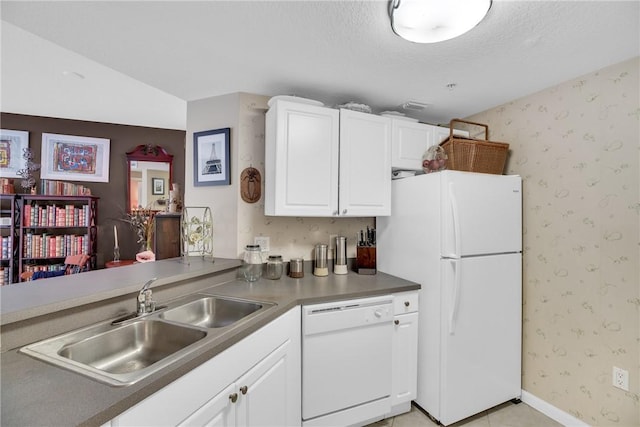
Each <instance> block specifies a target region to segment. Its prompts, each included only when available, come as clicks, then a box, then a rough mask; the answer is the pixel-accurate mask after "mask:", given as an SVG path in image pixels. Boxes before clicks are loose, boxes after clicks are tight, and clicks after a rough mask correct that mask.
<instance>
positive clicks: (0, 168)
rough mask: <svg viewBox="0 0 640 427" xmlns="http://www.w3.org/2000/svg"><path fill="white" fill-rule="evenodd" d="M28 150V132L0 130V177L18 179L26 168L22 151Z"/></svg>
mask: <svg viewBox="0 0 640 427" xmlns="http://www.w3.org/2000/svg"><path fill="white" fill-rule="evenodd" d="M28 148H29V132H27V131H22V130H10V129H0V177H2V178H20V175H19V174H18V171H20V170H24V169H26V167H27V160H26V159H25V158H24V156H23V155H24V150H25V149H28Z"/></svg>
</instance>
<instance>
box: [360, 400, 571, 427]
mask: <svg viewBox="0 0 640 427" xmlns="http://www.w3.org/2000/svg"><path fill="white" fill-rule="evenodd" d="M436 426H437V424H436V423H434V422H433V421H431V419H430V418H429V417H427V416H426V415H425V414H424V412H422V411H421V410H419V409H418V408H416V407H415V406H412V407H411V411H410V412H407V413H406V414H402V415H398V416H396V417H393V418H388V419H386V420H382V421H378V422H377V423H373V424H370V425H369V426H368V427H436ZM449 427H562V424H560V423H558V422H556V421H554V420H552V419H551V418H549V417H547V416H546V415H544V414H542V413H540V412H538V411H536V410H535V409H533V408H532V407H531V406H529V405H527V404H526V403H519V404H517V405H516V404H513V403H510V402H508V403H504V404H502V405H499V406H496V407H495V408H492V409H489V410H488V411H484V412H482V413H480V414H478V415H475V416H473V417H469V418H467V419H465V420H462V421H459V422H457V423H455V424H452V425H451V426H449Z"/></svg>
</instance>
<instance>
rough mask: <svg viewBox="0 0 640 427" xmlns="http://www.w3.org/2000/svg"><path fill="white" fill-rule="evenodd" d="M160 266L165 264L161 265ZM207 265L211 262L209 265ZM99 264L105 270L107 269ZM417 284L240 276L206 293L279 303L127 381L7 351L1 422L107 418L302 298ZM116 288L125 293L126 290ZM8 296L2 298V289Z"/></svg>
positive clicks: (375, 278) (388, 279) (368, 278)
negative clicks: (107, 380) (116, 383)
mask: <svg viewBox="0 0 640 427" xmlns="http://www.w3.org/2000/svg"><path fill="white" fill-rule="evenodd" d="M231 261H237V260H221V261H220V262H218V261H216V263H219V266H218V268H221V267H222V266H223V264H225V265H226V266H227V268H228V267H229V265H233V263H232V262H231ZM149 264H154V263H149ZM158 264H159V263H158ZM145 265H147V264H143V265H141V266H131V267H121V268H117V269H109V270H108V271H114V272H116V271H118V272H119V271H124V270H126V269H131V270H132V271H130V272H129V274H124V273H123V275H122V278H123V280H125V277H128V276H130V275H137V274H140V275H141V276H145V275H146V274H148V273H149V271H146V270H147V269H150V267H145ZM136 267H142V270H145V271H136V272H133V270H134V269H135V268H136ZM156 267H157V268H162V266H159V265H158V266H156ZM203 268H204V267H203ZM207 268H213V267H212V266H208V267H207ZM100 271H102V272H105V271H106V270H100ZM176 274H177V276H176V277H182V279H184V277H183V276H184V275H189V274H194V272H193V271H192V272H184V271H177V272H176ZM83 275H84V274H83ZM181 275H182V276H181ZM80 276H82V275H78V277H80ZM145 277H148V276H145ZM194 277H195V276H194ZM163 280H165V281H168V280H170V278H168V277H167V278H165V279H163ZM130 282H131V283H132V282H135V286H134V290H137V286H138V285H139V281H136V280H130ZM131 286H133V285H131ZM123 288H126V289H128V290H127V292H130V291H131V290H130V289H129V287H128V286H123ZM419 288H420V285H418V284H416V283H413V282H409V281H406V280H402V279H399V278H397V277H394V276H390V275H388V274H384V273H380V272H379V273H378V274H376V275H358V274H356V273H354V272H349V273H348V274H347V275H334V274H330V275H329V276H328V277H316V276H313V275H310V274H307V275H305V277H304V278H301V279H291V278H289V277H284V276H283V277H282V278H281V279H279V280H267V279H261V280H259V281H257V282H254V283H247V282H245V281H242V280H233V281H229V282H225V283H221V284H219V285H216V286H213V287H212V288H209V289H207V292H211V293H215V294H217V295H221V296H231V297H238V298H246V299H252V300H259V301H266V302H274V303H276V304H277V306H276V307H275V308H273V309H271V310H268V311H266V312H265V313H263V315H261V316H258V317H256V318H253V319H251V320H250V321H248V322H244V323H243V322H239V323H240V324H239V325H238V326H237V327H233V326H232V327H231V329H230V331H229V332H228V333H225V334H223V335H221V336H220V337H219V338H217V339H216V340H215V341H212V342H211V343H210V344H209V345H207V346H205V347H203V348H200V349H198V350H196V351H194V352H193V353H191V354H189V355H188V356H186V357H184V358H183V359H181V360H180V361H179V362H177V363H175V364H173V365H171V366H169V367H167V368H165V369H163V370H161V371H160V372H158V373H156V374H154V375H151V376H149V377H148V378H146V379H144V380H141V381H140V382H138V383H135V384H133V385H130V386H127V387H113V386H109V385H105V384H102V383H99V382H97V381H94V380H92V379H89V378H87V377H84V376H82V375H79V374H76V373H73V372H70V371H67V370H65V369H61V368H58V367H55V366H52V365H49V364H47V363H44V362H41V361H39V360H36V359H33V358H31V357H29V356H26V355H23V354H21V353H18V352H17V349H13V350H9V351H7V352H5V353H2V360H1V365H0V368H1V369H2V389H1V393H2V394H1V397H2V417H1V424H2V425H3V426H27V425H29V426H36V425H65V426H71V425H102V424H104V423H105V422H107V421H109V420H111V419H112V418H114V417H116V416H117V415H119V414H120V413H122V412H124V411H125V410H127V409H128V408H130V407H131V406H133V405H135V404H136V403H138V402H140V401H141V400H143V399H144V398H146V397H147V396H149V395H151V394H153V393H154V392H156V391H157V390H159V389H161V388H163V387H165V386H166V385H168V384H169V383H170V382H172V381H174V380H175V379H177V378H179V377H180V376H182V375H184V374H186V373H187V372H189V371H190V370H192V369H193V368H195V367H197V366H199V365H200V364H202V363H204V362H206V361H207V360H209V359H211V358H212V357H214V356H215V355H217V354H218V353H220V352H222V351H223V350H224V349H226V348H228V347H230V346H231V345H233V344H234V343H236V342H238V341H240V340H241V339H242V338H244V337H246V336H248V335H249V334H251V333H253V332H255V331H256V330H258V329H259V328H261V327H262V326H264V325H266V324H267V323H269V322H271V321H272V320H274V319H276V318H277V317H279V316H280V315H282V314H284V313H285V312H287V311H288V310H289V309H291V308H292V307H294V306H296V305H300V304H310V303H318V302H328V301H337V300H343V299H351V298H359V297H364V296H373V295H384V294H391V293H397V292H405V291H411V290H417V289H419ZM16 292H17V291H16ZM25 292H26V291H25ZM110 292H114V291H112V290H111V291H109V292H107V291H106V290H103V294H104V293H110ZM118 292H123V293H126V292H125V290H124V289H122V290H120V291H118ZM2 296H3V297H4V293H3V294H2ZM103 296H104V295H103ZM78 299H80V300H82V301H84V303H86V302H87V301H90V300H93V302H96V301H97V300H98V299H99V297H96V296H92V295H85V294H83V295H81V296H78ZM162 302H165V301H159V303H162ZM12 304H13V305H7V307H9V308H13V309H14V310H13V311H11V312H9V313H7V314H6V316H9V315H11V316H14V317H24V316H25V314H24V313H22V314H20V313H21V311H20V310H18V309H17V303H16V302H15V301H14V302H13V303H12ZM52 304H53V306H55V304H56V303H52V302H49V303H48V304H44V307H48V308H51V307H52ZM57 304H58V305H61V304H62V305H65V306H68V305H69V304H71V303H70V302H69V301H68V300H67V299H64V301H62V302H61V301H58V302H57ZM2 307H3V313H2V316H3V321H4V320H5V312H4V308H5V301H3V302H2ZM25 310H26V311H27V312H28V313H31V314H33V313H34V312H36V311H43V310H44V309H43V306H42V305H37V304H36V305H35V306H33V307H27V308H25ZM11 313H12V314H11ZM81 326H84V325H78V327H81Z"/></svg>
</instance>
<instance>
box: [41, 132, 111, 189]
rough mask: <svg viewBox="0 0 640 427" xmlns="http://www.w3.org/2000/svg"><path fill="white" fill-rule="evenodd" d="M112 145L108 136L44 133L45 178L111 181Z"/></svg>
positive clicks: (43, 161)
mask: <svg viewBox="0 0 640 427" xmlns="http://www.w3.org/2000/svg"><path fill="white" fill-rule="evenodd" d="M109 144H110V140H108V139H105V138H92V137H86V136H72V135H58V134H53V133H43V134H42V156H41V159H40V161H41V163H42V171H41V174H40V177H41V178H42V179H62V180H71V181H93V182H109Z"/></svg>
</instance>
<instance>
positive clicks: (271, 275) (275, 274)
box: [265, 255, 283, 280]
mask: <svg viewBox="0 0 640 427" xmlns="http://www.w3.org/2000/svg"><path fill="white" fill-rule="evenodd" d="M282 269H283V266H282V256H281V255H269V258H268V259H267V273H266V276H265V277H266V278H267V279H271V280H277V279H279V278H280V277H281V276H282Z"/></svg>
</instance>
